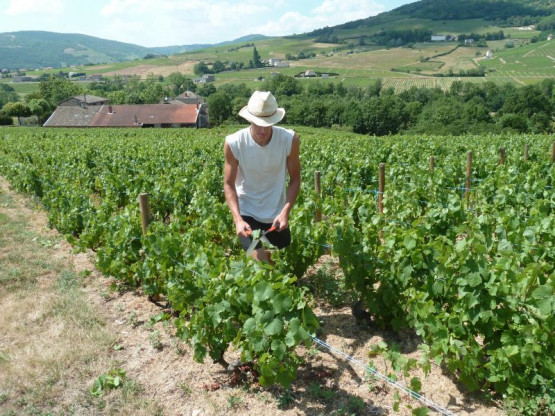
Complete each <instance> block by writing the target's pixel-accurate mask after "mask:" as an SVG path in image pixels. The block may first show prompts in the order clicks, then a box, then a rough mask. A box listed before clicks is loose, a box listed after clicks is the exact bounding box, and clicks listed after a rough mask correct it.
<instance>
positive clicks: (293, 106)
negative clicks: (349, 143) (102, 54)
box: [0, 72, 555, 136]
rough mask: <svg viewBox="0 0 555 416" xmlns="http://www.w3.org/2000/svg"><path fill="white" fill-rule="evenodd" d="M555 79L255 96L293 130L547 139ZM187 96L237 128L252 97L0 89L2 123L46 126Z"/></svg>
mask: <svg viewBox="0 0 555 416" xmlns="http://www.w3.org/2000/svg"><path fill="white" fill-rule="evenodd" d="M554 84H555V80H553V79H544V80H543V81H542V82H540V83H538V84H534V85H527V86H521V87H519V86H516V85H515V84H510V83H506V84H502V85H501V84H497V83H494V82H491V81H487V82H484V83H480V84H477V83H472V82H464V81H455V82H453V84H452V86H451V88H450V89H449V90H447V91H443V90H442V89H440V88H416V87H412V88H411V89H409V90H406V91H404V92H402V93H399V94H395V93H394V90H393V89H392V88H383V82H382V80H381V79H377V80H373V81H369V83H368V85H367V86H366V87H355V86H345V85H343V84H342V83H341V82H338V83H336V82H333V81H329V80H316V79H314V80H311V81H310V82H302V81H301V80H299V79H296V78H294V77H290V76H285V75H282V74H279V75H277V76H274V77H271V78H269V79H267V80H265V81H263V82H262V83H261V84H260V86H259V88H258V89H260V90H268V91H272V92H273V93H274V95H275V96H276V97H277V99H278V102H279V104H280V106H283V107H284V108H285V109H286V117H285V120H284V122H286V123H289V124H295V125H304V126H312V127H324V128H334V129H343V130H348V131H353V132H355V133H361V134H369V135H377V136H381V135H389V134H398V133H415V134H432V133H433V134H453V135H460V134H467V133H481V134H483V133H493V134H495V133H503V132H517V133H553V132H555V128H554V126H555V123H554V116H555V96H554ZM185 91H193V92H196V93H197V94H199V95H201V96H203V97H205V99H206V101H207V103H208V107H209V112H210V122H211V125H213V126H214V125H219V124H223V123H237V122H241V121H242V120H241V119H240V118H239V117H238V116H237V114H238V112H239V110H240V109H241V107H243V106H244V105H245V104H246V102H247V101H248V98H249V97H250V95H251V94H252V89H251V88H249V87H247V86H246V84H243V83H242V84H225V85H222V86H220V87H216V86H215V85H214V84H211V83H208V84H201V85H198V84H195V83H194V82H193V80H191V79H190V78H188V77H186V76H185V75H183V74H181V73H179V72H175V73H173V74H170V75H168V76H167V77H163V76H161V75H160V76H155V75H150V76H148V77H147V79H146V80H141V79H140V78H139V77H138V76H133V77H129V78H123V77H114V78H113V79H110V80H106V81H99V82H91V83H90V84H89V85H88V86H87V87H83V86H81V85H79V84H76V83H74V82H71V81H70V80H68V79H65V78H60V77H55V76H52V77H50V78H49V79H47V80H45V81H43V82H41V83H40V84H39V90H38V91H36V92H33V93H30V94H28V95H27V96H26V97H25V100H24V101H18V95H17V93H15V91H14V90H13V88H12V87H10V86H9V85H7V84H0V124H11V123H12V117H18V118H20V117H29V116H31V115H33V116H34V117H36V118H37V120H38V122H39V123H42V122H44V121H45V120H46V119H47V118H48V116H49V115H50V114H51V113H52V112H53V111H54V109H55V108H56V106H57V105H58V103H60V102H61V101H63V100H65V99H67V98H69V97H72V96H75V95H79V94H83V93H85V94H92V95H97V96H102V97H106V98H108V99H109V100H110V102H111V103H112V104H152V103H160V102H162V101H163V100H164V99H165V98H174V97H176V96H177V95H179V94H181V93H183V92H185Z"/></svg>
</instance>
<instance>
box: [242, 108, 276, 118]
mask: <svg viewBox="0 0 555 416" xmlns="http://www.w3.org/2000/svg"><path fill="white" fill-rule="evenodd" d="M249 113H251V114H252V115H253V116H255V117H271V116H273V115H274V114H275V113H277V109H276V110H274V111H273V112H271V113H266V112H263V111H261V112H258V113H253V112H252V111H250V110H249Z"/></svg>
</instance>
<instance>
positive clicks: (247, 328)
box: [243, 318, 256, 335]
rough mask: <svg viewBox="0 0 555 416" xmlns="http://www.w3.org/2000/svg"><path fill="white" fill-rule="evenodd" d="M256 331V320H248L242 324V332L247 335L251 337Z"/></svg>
mask: <svg viewBox="0 0 555 416" xmlns="http://www.w3.org/2000/svg"><path fill="white" fill-rule="evenodd" d="M255 329H256V319H254V318H248V319H247V320H246V321H245V323H244V324H243V331H244V332H245V334H247V335H251V334H252V333H253V332H254V331H255Z"/></svg>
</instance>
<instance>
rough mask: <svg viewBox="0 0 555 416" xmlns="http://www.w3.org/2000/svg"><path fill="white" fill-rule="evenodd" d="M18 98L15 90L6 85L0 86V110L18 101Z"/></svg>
mask: <svg viewBox="0 0 555 416" xmlns="http://www.w3.org/2000/svg"><path fill="white" fill-rule="evenodd" d="M18 100H19V97H18V95H17V93H16V92H15V90H14V89H13V88H12V87H11V86H9V85H8V84H0V108H2V107H3V106H4V104H6V103H9V102H15V101H18Z"/></svg>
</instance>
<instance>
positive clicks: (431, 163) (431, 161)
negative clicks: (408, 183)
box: [430, 156, 436, 172]
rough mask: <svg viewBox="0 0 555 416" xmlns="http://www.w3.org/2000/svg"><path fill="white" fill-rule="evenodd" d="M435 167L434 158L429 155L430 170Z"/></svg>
mask: <svg viewBox="0 0 555 416" xmlns="http://www.w3.org/2000/svg"><path fill="white" fill-rule="evenodd" d="M435 167H436V159H435V157H433V156H430V171H431V172H433V171H434V169H435Z"/></svg>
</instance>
